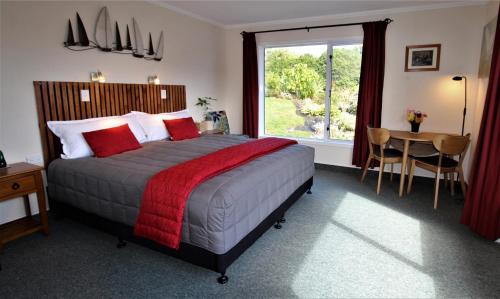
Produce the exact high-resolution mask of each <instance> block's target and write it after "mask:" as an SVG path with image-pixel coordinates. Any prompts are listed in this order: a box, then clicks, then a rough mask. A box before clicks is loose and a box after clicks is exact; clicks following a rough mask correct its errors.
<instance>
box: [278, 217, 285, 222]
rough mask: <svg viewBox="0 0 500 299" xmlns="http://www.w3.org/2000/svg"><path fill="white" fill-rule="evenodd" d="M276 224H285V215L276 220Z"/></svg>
mask: <svg viewBox="0 0 500 299" xmlns="http://www.w3.org/2000/svg"><path fill="white" fill-rule="evenodd" d="M278 222H279V223H285V222H286V219H285V215H283V216H281V218H280V219H279V220H278Z"/></svg>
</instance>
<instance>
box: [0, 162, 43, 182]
mask: <svg viewBox="0 0 500 299" xmlns="http://www.w3.org/2000/svg"><path fill="white" fill-rule="evenodd" d="M42 169H43V167H40V166H38V165H33V164H29V163H25V162H20V163H13V164H8V165H7V167H5V168H0V178H2V179H3V178H8V177H11V176H14V175H18V174H22V173H28V172H33V171H40V170H42Z"/></svg>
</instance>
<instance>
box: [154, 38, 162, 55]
mask: <svg viewBox="0 0 500 299" xmlns="http://www.w3.org/2000/svg"><path fill="white" fill-rule="evenodd" d="M162 58H163V31H162V32H160V38H159V39H158V45H157V46H156V54H155V57H154V60H156V61H160V60H162Z"/></svg>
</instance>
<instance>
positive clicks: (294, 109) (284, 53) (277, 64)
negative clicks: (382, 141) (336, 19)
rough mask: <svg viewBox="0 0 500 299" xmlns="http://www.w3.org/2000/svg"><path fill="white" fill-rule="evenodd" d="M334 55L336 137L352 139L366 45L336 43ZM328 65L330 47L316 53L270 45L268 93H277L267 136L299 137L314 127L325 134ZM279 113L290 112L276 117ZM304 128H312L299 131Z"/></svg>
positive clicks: (268, 114) (318, 133)
mask: <svg viewBox="0 0 500 299" xmlns="http://www.w3.org/2000/svg"><path fill="white" fill-rule="evenodd" d="M332 56H333V59H332V90H331V103H330V106H331V109H330V118H331V119H330V135H331V138H334V139H347V140H349V139H352V138H353V136H354V126H355V121H356V107H357V97H358V86H359V75H360V69H361V47H360V46H358V47H334V48H333V53H332ZM326 63H327V56H326V51H325V52H324V53H322V54H321V55H320V56H314V55H311V54H302V55H298V54H296V53H294V52H292V51H289V50H287V49H286V48H274V49H266V63H265V71H266V73H265V81H266V96H268V97H272V98H266V133H267V134H272V135H280V134H281V135H284V136H294V137H299V136H297V135H296V134H298V135H302V134H305V135H310V134H311V130H312V131H313V132H314V134H315V135H316V136H322V134H323V133H322V131H321V130H323V129H322V125H321V124H320V123H318V119H319V120H321V117H322V116H324V115H325V104H324V102H325V83H326ZM268 101H270V103H272V104H269V107H268ZM277 107H280V109H278V108H277ZM281 109H286V110H287V111H286V112H283V111H282V110H281ZM271 112H272V114H271ZM278 114H279V115H283V114H287V116H286V117H275V116H274V115H278ZM311 123H313V124H311ZM292 124H293V125H295V126H293V125H292ZM304 128H308V129H304ZM302 129H304V130H306V131H304V132H303V133H298V132H299V131H300V130H302ZM307 130H309V131H307ZM270 132H273V133H270ZM290 132H294V133H290ZM278 133H279V134H278ZM290 134H292V135H290ZM309 137H311V136H309Z"/></svg>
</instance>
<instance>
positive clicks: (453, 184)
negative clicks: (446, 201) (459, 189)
mask: <svg viewBox="0 0 500 299" xmlns="http://www.w3.org/2000/svg"><path fill="white" fill-rule="evenodd" d="M449 176H450V177H449V178H450V190H451V196H455V173H454V172H450V174H449Z"/></svg>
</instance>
